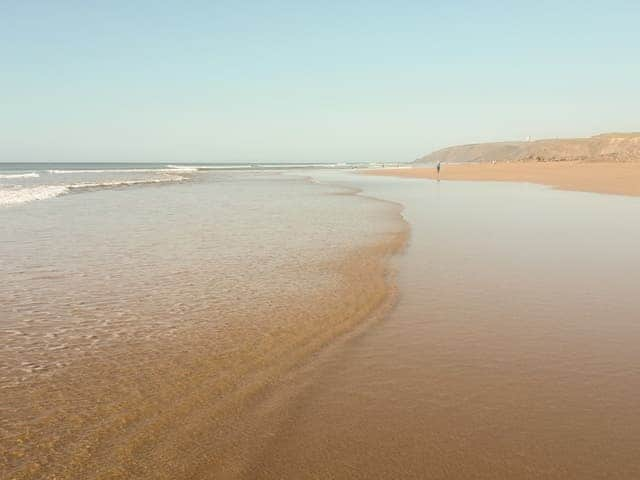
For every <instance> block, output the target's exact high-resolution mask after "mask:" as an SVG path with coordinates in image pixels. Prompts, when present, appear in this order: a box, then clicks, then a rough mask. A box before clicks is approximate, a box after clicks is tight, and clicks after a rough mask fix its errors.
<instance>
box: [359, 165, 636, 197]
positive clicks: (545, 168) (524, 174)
mask: <svg viewBox="0 0 640 480" xmlns="http://www.w3.org/2000/svg"><path fill="white" fill-rule="evenodd" d="M367 174H370V175H391V176H396V177H408V178H426V179H432V180H435V179H436V171H435V169H434V168H431V167H415V168H402V169H395V168H393V169H392V168H389V169H381V170H369V171H367ZM440 179H441V180H476V181H478V180H479V181H494V182H529V183H537V184H541V185H548V186H551V187H553V188H558V189H561V190H572V191H582V192H595V193H608V194H616V195H633V196H638V195H640V163H613V162H609V163H604V162H603V163H596V162H589V163H583V162H518V163H496V164H490V163H469V164H458V165H448V164H446V163H444V164H442V171H441V173H440Z"/></svg>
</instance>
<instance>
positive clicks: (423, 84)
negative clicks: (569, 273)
mask: <svg viewBox="0 0 640 480" xmlns="http://www.w3.org/2000/svg"><path fill="white" fill-rule="evenodd" d="M639 25H640V2H638V1H615V0H614V1H607V2H605V1H598V2H596V1H553V2H551V1H527V2H518V1H511V2H508V1H497V0H494V1H484V2H480V1H450V2H445V1H441V2H435V1H421V2H418V1H415V2H412V1H404V2H403V1H395V2H389V1H387V2H378V1H371V0H370V1H352V2H349V1H335V2H333V1H324V2H316V1H314V2H304V1H289V2H284V1H261V2H249V1H246V2H242V1H233V2H216V1H201V2H195V1H191V2H190V1H181V2H178V1H175V2H169V1H165V2H160V1H142V0H140V1H115V0H113V1H96V2H92V1H85V0H82V1H80V0H79V1H63V0H60V1H54V0H51V1H44V0H41V1H37V0H15V1H7V0H0V60H1V62H2V63H1V70H0V103H1V104H0V161H158V162H173V161H175V162H178V161H180V162H236V161H237V162H244V161H249V162H316V161H329V162H333V161H410V160H413V159H415V158H416V157H418V156H420V155H422V154H424V153H427V152H429V151H430V150H433V149H436V148H440V147H443V146H447V145H450V144H457V143H470V142H480V141H490V140H507V139H523V138H525V137H526V136H528V135H530V136H532V137H534V138H541V137H555V136H588V135H591V134H595V133H601V132H606V131H637V130H640V61H639V58H640V27H639Z"/></svg>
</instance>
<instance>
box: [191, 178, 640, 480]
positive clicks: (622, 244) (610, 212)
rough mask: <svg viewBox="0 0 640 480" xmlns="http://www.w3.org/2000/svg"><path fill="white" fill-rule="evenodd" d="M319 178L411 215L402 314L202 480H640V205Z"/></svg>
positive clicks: (285, 399)
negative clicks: (398, 206) (395, 205)
mask: <svg viewBox="0 0 640 480" xmlns="http://www.w3.org/2000/svg"><path fill="white" fill-rule="evenodd" d="M318 178H320V179H323V180H325V181H329V182H332V183H339V184H341V185H345V186H349V187H351V188H353V187H357V188H360V189H362V190H363V194H365V195H371V196H374V197H377V198H383V199H386V200H389V201H394V202H400V203H401V204H402V205H403V206H404V210H403V212H402V214H403V216H404V217H405V218H406V220H407V222H408V223H409V224H410V227H411V235H410V238H409V241H408V244H407V246H406V248H405V250H404V251H403V254H402V255H399V256H397V257H395V258H394V260H393V263H394V264H395V267H396V268H397V272H398V273H397V276H396V279H395V280H396V283H397V286H398V288H399V292H400V295H399V299H398V302H397V303H396V305H395V307H394V308H393V310H392V311H390V312H389V313H388V315H386V316H385V318H384V320H383V321H380V322H377V323H375V324H373V325H370V326H368V327H367V328H365V329H361V330H360V331H357V332H355V334H354V335H350V336H348V338H346V339H345V340H344V341H343V342H336V343H334V344H333V345H332V348H328V349H326V350H325V351H323V352H322V354H320V355H318V356H317V357H316V358H314V360H313V361H312V362H309V363H308V364H307V365H305V368H303V369H301V370H300V371H295V372H292V374H291V375H290V376H289V377H288V378H287V380H286V381H284V382H281V385H280V386H279V388H278V389H277V390H276V391H275V392H274V393H273V394H272V395H271V397H270V398H269V399H268V400H267V401H265V402H264V403H263V404H262V405H261V406H260V408H256V409H254V411H253V412H252V413H251V415H247V416H246V417H245V418H244V420H243V422H241V423H238V424H236V425H235V430H234V431H233V432H231V433H229V434H228V436H227V438H226V444H225V445H226V447H223V448H226V452H225V454H224V455H220V456H219V459H221V460H220V461H212V462H210V464H209V465H208V468H207V469H201V470H199V471H198V474H199V475H200V476H201V478H253V479H282V478H296V479H318V478H327V479H328V478H353V479H371V478H402V479H440V478H456V479H457V478H460V479H467V478H473V479H541V478H544V479H558V480H565V479H580V480H584V479H604V478H625V479H627V478H640V457H639V456H638V440H639V439H640V415H639V414H638V395H639V394H640V349H638V344H639V343H640V301H639V299H638V295H637V292H638V285H640V255H638V245H639V244H640V222H638V221H637V218H638V215H639V213H640V199H639V198H637V197H625V196H616V195H600V194H591V193H581V192H566V191H559V190H554V189H551V188H546V187H542V186H538V185H530V184H524V183H504V182H497V183H492V182H450V181H443V182H440V183H437V182H434V181H425V180H418V179H398V178H391V177H377V176H365V175H348V176H347V175H338V174H334V173H333V172H322V173H319V174H318ZM265 431H267V432H269V435H261V432H265ZM238 439H242V440H241V441H239V440H238ZM238 445H242V448H237V446H238ZM216 460H218V459H216ZM239 465H240V466H239ZM238 472H240V473H238Z"/></svg>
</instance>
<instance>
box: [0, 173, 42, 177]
mask: <svg viewBox="0 0 640 480" xmlns="http://www.w3.org/2000/svg"><path fill="white" fill-rule="evenodd" d="M39 176H40V174H39V173H36V172H29V173H5V174H0V178H37V177H39Z"/></svg>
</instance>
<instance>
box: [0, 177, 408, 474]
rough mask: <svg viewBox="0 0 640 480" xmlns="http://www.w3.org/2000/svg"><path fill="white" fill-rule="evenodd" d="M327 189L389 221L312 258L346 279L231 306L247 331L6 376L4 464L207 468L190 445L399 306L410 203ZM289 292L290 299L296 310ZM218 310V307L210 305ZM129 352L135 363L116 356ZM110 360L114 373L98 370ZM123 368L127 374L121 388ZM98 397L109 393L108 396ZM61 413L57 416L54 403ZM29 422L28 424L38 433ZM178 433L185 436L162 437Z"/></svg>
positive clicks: (183, 337) (219, 460) (154, 344)
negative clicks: (15, 378)
mask: <svg viewBox="0 0 640 480" xmlns="http://www.w3.org/2000/svg"><path fill="white" fill-rule="evenodd" d="M294 181H295V182H309V180H308V179H299V178H295V179H294ZM320 187H322V188H323V189H325V190H326V191H323V192H322V191H317V192H316V193H315V195H318V198H320V197H324V198H326V201H327V202H329V201H331V199H332V198H335V197H334V196H338V195H339V196H348V197H353V198H358V197H359V198H362V199H363V200H358V202H366V203H367V204H369V203H370V202H374V203H371V204H370V205H369V206H368V207H367V208H368V209H371V211H372V215H375V216H376V218H379V219H380V220H381V221H384V222H385V225H386V227H385V228H384V231H382V229H380V231H379V232H377V233H376V236H375V237H374V238H369V239H367V238H365V237H363V239H362V240H358V241H357V242H355V243H353V244H350V245H348V246H345V249H344V250H342V249H341V250H340V251H339V252H338V251H336V252H335V253H334V254H331V255H328V256H327V257H319V258H314V261H313V262H311V263H305V264H304V265H302V264H301V265H300V267H299V268H304V269H305V270H309V271H316V270H317V271H323V272H329V273H330V274H331V275H334V276H335V280H334V284H335V287H334V288H324V287H322V284H317V285H316V288H314V289H307V290H305V291H303V290H301V291H295V292H293V293H287V294H285V293H283V294H282V298H273V306H271V307H268V308H266V309H262V308H258V307H255V308H253V307H251V308H250V309H246V310H244V311H243V312H241V313H242V314H241V315H240V314H236V315H233V314H232V313H228V312H227V317H228V319H227V323H230V324H238V325H239V326H240V327H242V325H244V324H245V323H246V324H248V325H249V326H250V327H251V329H250V330H249V331H248V332H247V333H246V334H243V335H240V334H241V333H242V332H243V331H244V330H241V331H238V332H236V331H235V330H233V331H232V332H231V333H230V334H229V335H226V336H224V338H222V337H220V334H219V333H217V331H216V330H214V329H209V328H204V329H203V328H202V325H201V324H200V323H198V324H197V325H195V328H189V329H187V330H185V331H181V332H180V333H177V334H175V335H172V336H171V337H170V338H164V337H163V338H157V339H147V340H145V341H142V342H138V343H136V342H133V341H129V342H126V343H123V344H119V345H114V346H112V347H110V348H106V347H105V348H103V349H101V350H100V351H96V352H92V354H91V355H90V356H89V357H86V358H84V359H83V361H82V362H79V361H75V362H71V363H69V364H68V365H67V366H65V368H61V369H60V370H56V369H46V370H45V371H44V372H43V373H42V374H39V375H37V376H33V377H30V378H29V379H28V380H24V381H20V382H18V383H15V384H10V385H6V387H7V388H6V390H5V392H6V394H7V403H6V404H5V405H4V406H3V407H5V408H6V411H7V412H8V415H7V418H12V423H13V425H11V424H7V425H4V424H3V422H0V427H7V429H8V432H9V433H10V435H8V436H7V437H8V438H6V439H2V440H0V445H1V446H3V447H5V446H6V449H4V452H3V454H0V472H3V473H4V474H6V475H9V476H13V477H15V478H24V479H29V478H36V476H39V475H42V476H44V475H47V474H49V475H56V476H59V477H60V478H79V477H82V478H100V477H101V476H102V475H104V474H105V472H107V473H116V472H118V473H120V474H121V473H122V472H127V474H128V475H134V476H136V478H175V477H176V472H177V471H178V470H180V469H182V470H183V471H192V470H197V469H198V468H200V466H201V463H202V459H201V458H200V454H201V453H202V452H201V451H200V450H193V449H192V448H189V447H188V446H189V445H191V444H192V443H193V442H194V441H195V440H197V444H198V445H200V446H203V445H207V448H208V450H209V451H211V452H216V451H222V450H226V447H224V446H225V443H226V437H225V436H224V435H222V434H221V433H222V432H227V433H229V432H230V431H233V428H234V425H237V424H238V422H240V419H241V418H242V416H243V414H247V415H249V413H250V412H251V411H252V409H253V408H254V406H255V403H256V402H258V400H259V399H261V398H263V397H264V396H265V392H267V391H269V390H270V389H272V388H273V387H274V385H277V384H279V383H280V381H281V379H282V378H283V377H286V376H287V375H288V374H289V372H290V371H292V370H295V369H297V368H299V367H300V366H301V365H304V364H306V362H307V361H308V360H310V359H311V358H313V356H314V355H317V354H319V353H320V352H321V351H323V350H324V349H325V348H326V347H328V346H330V345H332V344H333V343H335V342H336V341H338V340H339V339H340V338H342V337H345V336H347V337H348V336H349V334H350V333H351V332H352V331H356V330H359V328H360V327H361V326H363V325H366V324H368V323H369V322H370V321H372V319H375V318H378V317H380V316H381V315H384V313H385V312H387V311H389V310H390V309H391V308H392V307H393V305H394V304H395V300H396V297H397V292H396V285H395V281H394V275H393V271H392V267H391V262H390V259H391V257H393V256H394V254H395V253H396V252H398V251H401V250H402V249H403V248H404V246H405V244H406V240H407V236H408V230H409V226H408V224H407V223H406V221H405V220H404V219H403V217H402V215H401V208H402V207H401V206H400V205H399V204H395V203H393V202H387V201H384V200H379V199H377V198H372V197H367V196H364V195H360V193H361V192H360V191H359V190H358V189H353V188H346V187H341V186H334V185H327V184H324V185H320ZM314 188H315V189H317V188H318V186H315V187H314ZM354 201H355V200H354ZM347 247H348V248H347ZM285 287H286V285H285ZM283 302H286V303H288V304H289V305H290V307H289V308H287V313H286V314H284V313H283V310H282V308H281V305H282V304H283ZM216 313H217V312H216V309H212V310H207V311H206V312H204V313H202V314H201V315H202V318H207V317H211V316H214V315H216ZM218 314H219V313H218ZM261 318H266V319H271V320H273V321H271V320H270V321H268V322H266V321H262V320H261ZM204 326H205V327H206V324H205V325H204ZM242 328H244V327H242ZM225 339H226V340H225ZM158 352H163V353H162V355H161V356H158V355H157V353H158ZM123 357H127V358H128V361H127V362H124V363H122V364H121V363H120V362H119V361H117V360H115V359H119V358H123ZM150 359H152V361H150ZM16 363H17V360H16ZM132 366H133V368H131V367H132ZM105 370H108V371H109V375H108V376H107V377H104V378H98V376H96V374H95V372H104V371H105ZM113 378H118V379H119V380H118V385H117V387H114V385H113V383H112V381H111V379H113ZM0 383H1V382H0ZM61 386H65V389H61ZM63 390H64V391H63ZM52 398H55V402H54V403H53V404H52V403H51V400H50V399H52ZM92 398H100V399H101V401H100V402H99V403H97V404H96V403H94V402H92V400H91V399H92ZM34 399H35V400H34ZM49 411H53V412H54V413H55V416H54V415H52V414H49V413H43V412H49ZM251 418H253V417H251ZM30 419H35V420H34V421H31V420H30ZM20 425H28V426H29V430H30V431H29V432H28V433H27V432H26V429H24V428H19V426H20ZM169 431H171V432H173V433H172V435H173V437H172V441H173V443H169V442H167V441H165V440H162V439H163V438H164V437H166V432H169ZM60 432H64V433H63V434H60ZM54 439H56V440H54ZM43 445H44V446H43ZM176 445H180V446H182V447H183V448H175V446H176ZM223 447H224V448H223ZM0 450H2V449H1V448H0ZM89 452H90V454H89ZM191 452H193V454H192V453H191ZM233 458H234V457H233V455H231V456H229V457H228V458H226V457H224V456H220V455H213V456H211V458H208V460H207V461H206V462H205V463H206V467H207V469H211V468H220V467H222V465H221V464H223V463H225V462H226V461H227V460H228V459H233ZM232 463H233V462H232ZM152 464H153V465H155V467H154V468H152V469H151V468H149V466H150V465H152ZM231 468H233V467H231ZM3 473H0V476H2V475H3ZM148 475H151V476H152V477H151V476H148ZM178 476H179V475H178ZM13 477H12V478H13Z"/></svg>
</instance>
